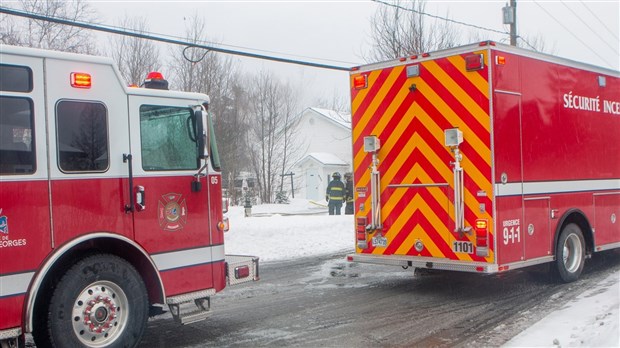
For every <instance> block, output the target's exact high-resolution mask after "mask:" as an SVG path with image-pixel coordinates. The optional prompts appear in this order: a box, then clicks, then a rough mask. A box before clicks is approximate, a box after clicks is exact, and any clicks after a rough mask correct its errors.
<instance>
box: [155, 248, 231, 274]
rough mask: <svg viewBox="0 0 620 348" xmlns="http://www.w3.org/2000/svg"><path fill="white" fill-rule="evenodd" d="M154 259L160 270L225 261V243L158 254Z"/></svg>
mask: <svg viewBox="0 0 620 348" xmlns="http://www.w3.org/2000/svg"><path fill="white" fill-rule="evenodd" d="M153 261H154V262H155V265H156V266H157V269H159V270H160V271H166V270H170V269H175V268H182V267H190V266H196V265H202V264H206V263H213V262H220V261H224V245H215V246H209V247H204V248H197V249H190V250H181V251H172V252H169V253H161V254H156V255H153Z"/></svg>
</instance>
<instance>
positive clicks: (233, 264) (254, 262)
mask: <svg viewBox="0 0 620 348" xmlns="http://www.w3.org/2000/svg"><path fill="white" fill-rule="evenodd" d="M259 279H260V278H259V276H258V257H256V256H246V255H226V284H227V285H237V284H242V283H247V282H251V281H257V280H259Z"/></svg>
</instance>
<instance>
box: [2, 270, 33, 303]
mask: <svg viewBox="0 0 620 348" xmlns="http://www.w3.org/2000/svg"><path fill="white" fill-rule="evenodd" d="M32 277H34V272H26V273H18V274H11V275H6V276H0V297H6V296H13V295H18V294H24V293H26V291H27V290H28V285H29V284H30V281H31V280H32Z"/></svg>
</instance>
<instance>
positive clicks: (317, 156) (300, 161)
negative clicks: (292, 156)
mask: <svg viewBox="0 0 620 348" xmlns="http://www.w3.org/2000/svg"><path fill="white" fill-rule="evenodd" d="M297 127H298V128H297V131H296V133H295V137H294V138H295V139H294V142H295V144H294V148H296V149H298V152H297V153H296V154H297V156H296V157H297V160H296V161H294V163H295V164H294V165H293V169H292V170H293V172H294V173H295V183H296V184H295V191H296V194H295V196H296V197H297V196H299V197H302V198H307V199H312V200H322V199H324V197H325V190H326V189H327V185H328V184H329V180H330V178H331V174H332V173H334V172H339V173H340V174H341V175H343V174H344V173H346V172H349V171H351V170H352V165H351V164H352V161H353V158H352V143H351V115H348V114H341V113H338V112H335V111H332V110H326V109H320V108H314V107H311V108H307V109H306V110H304V111H303V112H302V113H301V116H300V119H299V122H298V126H297Z"/></svg>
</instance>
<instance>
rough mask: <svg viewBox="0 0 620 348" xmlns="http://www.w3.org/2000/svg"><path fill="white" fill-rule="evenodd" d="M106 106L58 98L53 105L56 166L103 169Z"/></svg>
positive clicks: (66, 169) (105, 164)
mask: <svg viewBox="0 0 620 348" xmlns="http://www.w3.org/2000/svg"><path fill="white" fill-rule="evenodd" d="M107 114H108V113H107V110H106V108H105V106H104V105H103V104H101V103H97V102H83V101H60V102H58V104H57V105H56V132H57V136H58V165H59V167H60V169H61V170H62V171H64V172H80V173H84V172H104V171H106V170H107V168H108V166H109V164H110V161H109V156H108V153H109V151H108V122H107V118H108V116H107Z"/></svg>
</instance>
